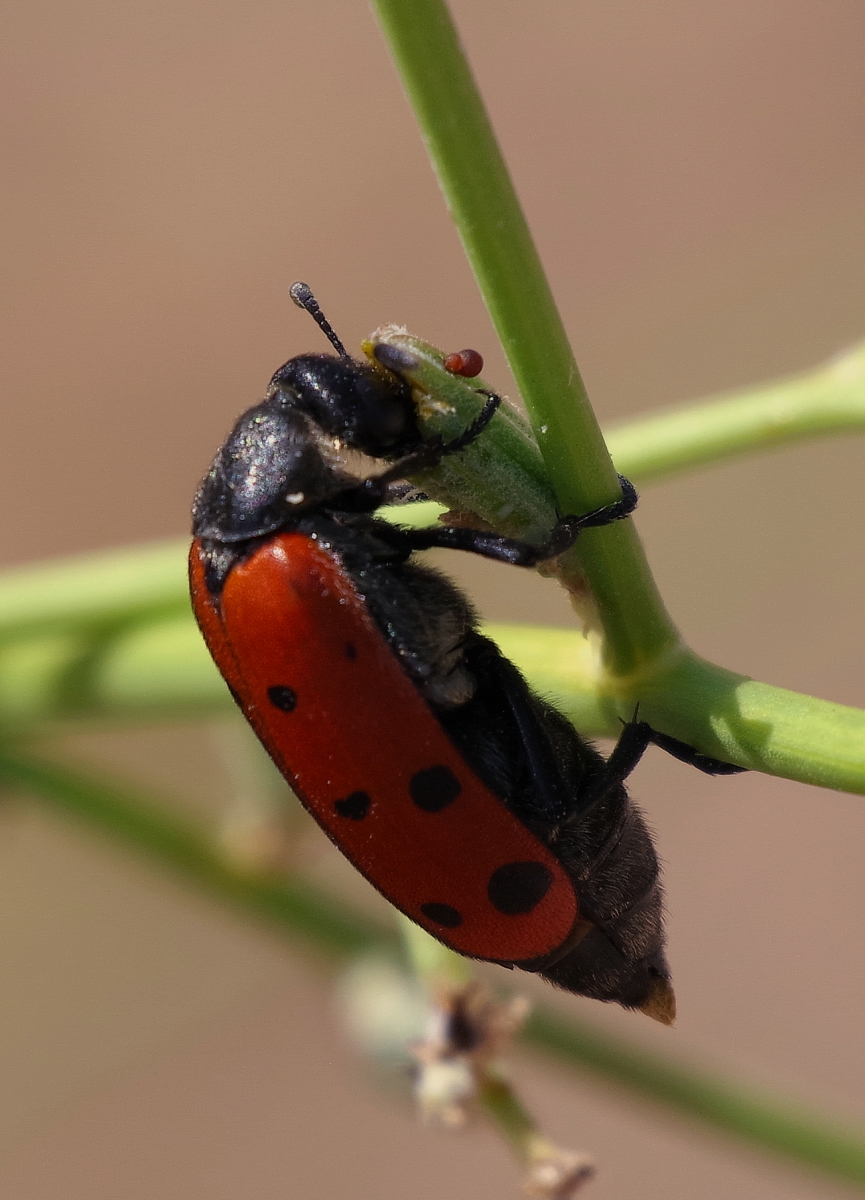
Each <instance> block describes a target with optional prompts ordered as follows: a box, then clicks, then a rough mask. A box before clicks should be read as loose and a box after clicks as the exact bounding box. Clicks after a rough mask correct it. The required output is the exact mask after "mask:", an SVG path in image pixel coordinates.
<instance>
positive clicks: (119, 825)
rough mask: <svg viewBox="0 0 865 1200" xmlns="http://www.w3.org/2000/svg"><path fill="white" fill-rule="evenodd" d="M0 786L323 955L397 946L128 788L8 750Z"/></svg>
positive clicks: (314, 892) (308, 888)
mask: <svg viewBox="0 0 865 1200" xmlns="http://www.w3.org/2000/svg"><path fill="white" fill-rule="evenodd" d="M0 784H2V786H3V787H4V789H7V790H8V789H10V788H11V789H15V790H16V791H24V792H27V793H29V794H30V795H33V796H36V797H38V798H39V799H41V800H44V801H48V802H49V803H50V804H52V805H54V806H55V807H56V808H59V809H61V810H63V811H64V812H66V813H69V814H70V815H72V816H73V817H75V818H76V819H78V820H82V821H85V822H86V823H87V824H89V825H91V826H93V827H94V828H95V829H97V830H99V831H100V832H102V833H104V834H107V835H108V836H109V837H111V838H114V839H115V840H116V841H119V842H121V843H123V844H124V845H126V846H128V847H129V848H130V849H132V850H135V851H137V852H139V853H141V854H143V855H144V856H145V857H147V858H149V859H150V860H151V862H157V863H160V864H161V865H162V866H165V867H168V868H169V869H170V870H172V871H173V872H174V873H175V874H177V875H178V876H179V877H180V878H182V879H183V880H184V882H186V883H191V884H193V885H194V886H196V887H199V888H201V889H202V890H203V891H205V892H209V893H210V894H211V895H213V896H215V897H218V898H219V899H220V900H223V901H226V902H227V903H229V904H233V905H236V906H238V907H239V908H241V909H246V910H247V911H248V912H250V913H251V914H252V915H254V916H256V917H260V918H262V919H263V920H265V921H267V922H268V923H270V924H271V925H273V926H275V927H277V928H280V929H290V930H291V931H292V933H295V934H297V935H298V936H299V937H301V938H302V939H304V940H306V941H308V942H309V943H310V944H311V945H312V946H315V947H316V948H318V949H320V950H322V951H324V952H325V953H328V954H336V955H339V956H345V955H349V954H356V953H359V952H361V951H364V950H368V949H370V948H372V947H373V946H376V947H381V946H385V947H390V948H391V949H393V950H396V947H397V940H396V938H395V937H394V936H393V935H392V934H391V933H390V932H389V931H388V930H387V929H385V928H383V927H381V926H378V925H375V924H374V923H372V922H371V921H369V920H368V919H366V918H363V917H359V916H356V915H355V914H354V913H352V912H351V911H350V910H348V909H347V908H346V907H345V906H344V905H342V904H340V903H338V902H336V901H334V900H333V899H331V898H330V897H329V896H327V895H325V894H324V893H323V892H321V891H319V890H318V889H317V888H315V887H313V886H312V885H311V884H308V883H305V882H303V881H301V880H299V879H295V878H290V877H285V876H280V877H279V878H275V877H261V876H257V875H251V874H248V873H245V872H244V871H242V870H240V869H238V868H237V867H235V866H234V865H233V864H232V863H231V862H230V861H229V860H228V859H227V858H226V857H224V856H223V855H222V854H220V853H219V851H218V849H217V848H216V845H215V843H214V840H213V839H212V838H210V837H208V836H207V835H206V834H204V833H202V832H201V831H200V830H198V829H196V828H195V826H193V825H192V824H191V823H190V822H188V821H185V820H183V819H182V818H181V817H178V816H176V815H175V814H174V813H173V812H171V811H169V810H168V808H167V807H166V806H165V805H154V804H152V803H151V802H150V800H149V799H148V798H146V797H145V796H144V795H143V794H142V793H140V792H137V791H135V790H133V789H132V788H130V787H128V786H126V785H119V784H114V783H110V784H109V783H105V782H103V780H101V779H99V778H94V777H92V776H89V775H86V774H84V773H83V772H81V771H78V770H75V769H73V768H70V767H67V766H60V765H58V764H56V763H53V762H50V761H48V760H46V759H43V758H38V757H36V756H31V755H27V754H22V753H20V752H16V751H14V750H12V749H9V748H2V749H0Z"/></svg>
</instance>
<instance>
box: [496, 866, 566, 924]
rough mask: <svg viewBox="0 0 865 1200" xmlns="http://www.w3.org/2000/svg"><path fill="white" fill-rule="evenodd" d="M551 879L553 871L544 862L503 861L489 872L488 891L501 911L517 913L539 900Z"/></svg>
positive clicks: (512, 914) (528, 908) (527, 908)
mask: <svg viewBox="0 0 865 1200" xmlns="http://www.w3.org/2000/svg"><path fill="white" fill-rule="evenodd" d="M552 882H553V873H552V871H551V870H550V869H549V867H545V866H544V864H543V863H539V862H512V863H506V864H505V866H503V867H499V868H498V869H497V870H495V871H493V873H492V875H491V876H490V881H489V884H488V885H487V895H488V896H489V898H490V902H491V904H492V905H493V907H494V908H497V909H498V910H499V912H500V913H504V914H505V916H507V917H516V916H519V915H520V913H527V912H531V911H532V909H533V908H534V907H535V905H536V904H540V902H541V901H542V900H543V898H544V896H546V894H547V892H548V891H549V890H550V885H551V884H552Z"/></svg>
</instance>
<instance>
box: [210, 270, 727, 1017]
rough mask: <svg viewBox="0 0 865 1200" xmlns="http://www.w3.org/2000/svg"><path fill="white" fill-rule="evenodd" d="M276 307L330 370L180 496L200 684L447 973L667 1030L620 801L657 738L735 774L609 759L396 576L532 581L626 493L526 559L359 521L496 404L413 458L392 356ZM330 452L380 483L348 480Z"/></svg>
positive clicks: (640, 826) (448, 607)
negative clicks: (444, 568)
mask: <svg viewBox="0 0 865 1200" xmlns="http://www.w3.org/2000/svg"><path fill="white" fill-rule="evenodd" d="M292 294H293V296H294V297H295V299H296V300H297V301H298V302H299V303H301V304H302V306H303V307H305V308H307V309H308V311H310V312H311V313H312V315H313V316H314V317H315V318H316V320H317V321H318V323H319V325H320V326H321V327H322V329H323V330H324V332H325V333H326V334H327V336H328V337H329V338H330V340H331V342H332V344H333V346H334V348H335V349H336V351H337V354H338V356H339V357H334V356H332V355H301V356H298V357H296V358H293V359H290V360H289V362H287V363H286V364H285V365H284V366H282V367H281V368H280V369H279V370H278V371H277V372H276V374H275V375H274V376H273V378H272V380H271V382H270V386H269V388H268V390H267V395H266V397H265V399H264V400H263V401H262V402H261V403H260V404H258V405H256V406H255V407H253V408H251V409H250V410H249V411H248V412H246V413H245V414H244V415H243V416H242V417H241V418H240V420H239V421H238V422H237V424H236V425H235V427H234V429H233V431H232V432H231V434H230V435H229V437H228V439H227V440H226V442H225V443H224V445H223V446H222V447H221V449H220V450H219V452H218V454H217V456H216V459H215V460H214V463H213V466H212V467H211V469H210V471H209V472H208V474H207V476H206V477H205V479H204V481H203V482H202V484H201V487H200V488H199V491H198V494H197V496H196V499H195V504H194V508H193V524H194V530H193V531H194V535H195V540H194V542H193V545H192V551H191V557H190V576H191V586H192V599H193V606H194V609H195V614H196V617H197V620H198V623H199V625H200V627H201V630H202V633H203V634H204V637H205V640H206V641H207V644H208V647H209V648H210V651H211V653H212V655H213V657H214V659H215V660H216V663H217V666H218V667H219V669H220V671H221V672H222V674H223V676H224V677H225V680H226V682H227V683H228V685H229V687H230V688H231V690H232V693H233V695H234V697H235V699H236V700H237V703H238V704H239V705H240V707H241V709H242V710H243V712H244V714H245V716H246V717H247V719H248V720H249V722H250V724H251V725H252V727H253V728H254V729H255V731H256V733H257V734H258V736H259V738H260V739H261V741H262V742H263V744H264V746H265V747H266V749H267V750H268V752H269V753H270V755H271V757H272V758H273V760H274V761H275V763H276V764H277V766H278V767H279V769H280V771H281V772H282V774H283V775H284V776H285V778H286V780H287V781H288V782H289V784H290V785H291V787H292V788H293V789H294V791H295V792H296V793H297V795H298V796H299V798H300V800H301V802H302V803H303V804H304V805H305V806H306V808H307V809H308V810H309V811H310V812H311V813H312V815H313V816H314V817H315V819H316V820H317V821H318V822H319V824H320V825H321V826H322V828H323V829H324V830H325V832H326V833H327V835H328V836H329V837H330V838H331V840H332V841H334V842H335V843H336V845H337V846H338V847H339V848H340V849H341V850H342V851H343V853H344V854H345V855H346V856H347V857H348V858H349V859H350V860H351V861H352V862H353V863H354V865H355V866H356V867H357V868H358V869H359V870H360V871H361V872H362V873H363V874H364V875H365V876H366V877H367V879H369V880H370V882H371V883H373V885H374V886H375V887H376V888H378V890H379V891H380V892H381V893H382V894H383V895H384V896H386V897H387V898H388V900H390V901H391V902H392V903H393V904H394V905H395V906H396V907H397V908H399V909H400V910H401V911H402V912H404V913H405V914H406V915H407V916H409V917H410V918H411V919H412V920H414V921H416V922H417V923H418V924H420V925H422V926H423V927H424V928H425V929H427V930H428V931H429V932H430V933H431V934H433V935H434V936H435V937H437V938H438V939H439V940H440V941H442V942H444V943H445V944H446V945H448V946H450V947H452V948H453V949H454V950H456V951H458V952H459V953H461V954H466V955H470V956H471V957H473V958H478V959H486V960H491V961H494V962H499V963H502V964H505V965H508V966H518V967H521V968H523V969H526V970H530V971H537V972H540V973H541V974H542V975H544V976H546V977H547V978H548V979H550V980H552V981H553V982H554V983H557V984H559V985H560V986H562V987H564V988H567V989H568V990H570V991H573V992H578V993H580V994H583V995H587V996H593V997H596V998H597V999H601V1000H616V1001H618V1002H619V1003H621V1004H624V1005H626V1006H628V1007H637V1008H642V1009H643V1010H644V1011H645V1012H648V1013H649V1014H650V1015H651V1016H654V1017H656V1018H658V1019H659V1020H662V1021H667V1022H669V1021H671V1020H672V1017H673V1012H674V999H673V993H672V989H671V987H670V984H669V970H668V967H667V963H666V960H665V958H664V953H663V930H662V925H661V903H662V898H661V891H660V886H659V882H658V863H657V858H656V855H655V852H654V848H653V846H652V842H651V839H650V837H649V834H648V831H647V829H646V826H645V824H644V822H643V820H642V818H641V816H640V815H639V813H638V811H637V810H636V809H635V808H634V806H633V805H632V804H631V802H630V800H629V799H628V796H627V792H626V791H625V788H624V786H623V781H624V779H625V777H626V776H627V775H628V774H629V772H630V771H631V770H632V769H633V767H634V765H635V764H636V762H637V760H638V759H639V757H640V755H641V754H642V752H643V750H644V749H645V747H646V745H647V744H648V743H649V742H650V741H653V740H654V741H657V742H659V743H660V744H662V745H663V746H664V747H665V748H666V749H668V750H670V751H671V752H672V753H675V754H677V755H678V756H679V757H683V758H685V759H686V760H687V761H691V762H694V763H695V764H696V765H698V766H700V767H701V768H702V769H704V770H708V771H711V772H717V771H731V770H737V769H738V768H731V767H729V766H728V765H727V764H722V763H718V762H715V761H714V760H711V759H705V758H703V757H702V756H700V755H698V754H696V752H695V751H693V750H692V749H691V748H690V747H687V746H684V745H683V744H682V743H680V742H677V741H676V740H675V739H671V738H668V737H666V736H664V735H659V734H656V733H655V732H654V731H653V730H651V729H650V727H649V726H648V725H646V724H645V723H643V722H636V721H635V722H632V723H631V724H629V725H627V726H626V727H625V730H624V733H623V735H622V738H621V740H620V742H619V744H618V746H617V748H616V750H615V751H614V753H613V755H612V756H611V758H610V760H609V761H608V762H605V761H604V759H603V758H602V757H601V755H599V754H598V753H597V751H596V750H594V748H593V747H591V746H590V745H588V744H587V743H586V742H585V741H583V740H582V739H581V738H580V737H579V735H578V734H577V733H576V731H575V730H574V729H573V727H572V726H571V725H570V723H569V722H568V721H567V720H566V719H565V718H564V717H563V716H562V715H561V714H560V713H558V712H557V711H556V710H555V709H554V708H553V707H551V706H550V705H549V704H547V703H546V702H545V701H543V700H541V699H540V698H539V697H537V696H536V695H535V694H534V693H533V692H532V691H531V690H530V689H529V687H528V685H527V684H526V682H525V680H524V679H523V678H522V676H521V675H520V673H519V672H518V671H517V669H516V667H514V666H513V664H512V663H510V662H509V661H508V660H507V659H505V658H504V657H503V656H502V655H501V653H500V652H499V650H498V649H497V647H496V646H495V645H494V644H493V643H492V642H491V641H489V639H487V638H485V637H483V636H482V635H481V634H480V633H479V632H478V631H477V627H476V618H475V615H474V613H473V611H472V608H471V605H470V603H469V601H468V599H467V598H466V597H465V596H464V595H463V594H462V593H461V592H460V591H459V590H458V589H457V588H456V587H455V586H454V584H452V583H451V582H450V581H449V580H448V579H446V578H445V577H444V576H443V575H441V574H439V573H438V572H436V571H433V570H431V569H430V568H429V567H426V566H424V565H421V564H420V563H417V562H416V561H415V560H414V559H413V558H412V557H411V556H412V554H413V552H414V551H417V550H423V549H427V548H430V547H433V546H445V547H450V548H454V549H463V550H469V551H471V552H473V553H476V554H481V555H484V556H486V557H490V558H494V559H498V560H500V561H505V562H509V563H513V564H516V565H520V566H534V565H536V564H537V563H538V562H540V561H542V560H543V559H546V558H549V557H552V556H554V555H557V554H560V553H561V552H562V551H563V550H565V549H566V548H567V547H568V546H570V545H571V544H572V543H573V541H574V540H575V538H576V537H577V535H578V534H579V532H580V530H582V529H584V528H588V527H590V526H598V525H603V524H606V523H608V522H610V521H616V520H620V519H622V518H623V517H626V516H627V515H628V514H629V513H630V512H631V511H632V510H633V508H634V505H635V504H636V494H635V492H634V490H633V488H632V487H631V485H630V484H628V483H627V481H625V480H623V481H622V484H623V495H622V498H621V499H620V500H619V501H616V502H615V503H613V504H610V505H607V506H606V507H604V508H602V509H599V510H597V511H595V512H593V513H589V514H587V515H585V516H583V517H565V518H563V519H561V520H560V521H559V522H558V524H557V525H556V527H555V528H554V530H553V531H552V533H551V535H550V538H549V540H548V542H547V543H546V544H544V545H542V546H534V545H529V544H527V543H524V542H519V541H516V540H514V539H510V538H506V537H502V536H500V535H498V534H495V533H490V532H484V531H479V530H471V529H463V528H449V527H447V526H435V527H433V528H429V529H407V528H401V527H399V526H396V525H393V524H391V523H389V522H385V521H383V520H380V519H378V518H376V516H375V515H374V513H375V510H376V509H377V508H378V507H379V506H380V505H381V504H383V503H385V502H387V501H388V499H389V497H390V495H391V493H392V491H393V489H394V487H395V486H396V484H397V481H401V480H403V479H404V478H405V477H406V476H407V475H410V474H412V473H413V472H415V471H417V470H419V469H421V468H427V467H430V466H432V465H434V464H435V462H437V461H438V460H439V459H440V458H441V457H442V456H444V455H447V454H453V453H457V452H459V450H461V449H462V448H463V447H464V446H466V445H468V444H469V442H471V441H473V440H474V439H475V438H477V437H479V436H481V434H482V431H483V429H484V428H485V426H486V424H487V422H488V421H489V420H490V418H491V417H492V416H493V414H494V412H495V408H496V406H497V404H498V403H499V401H498V397H495V396H493V397H488V398H487V400H486V403H485V405H484V409H483V411H482V413H481V415H480V417H479V418H478V419H477V420H476V421H475V422H474V423H473V424H472V426H471V427H470V428H469V429H468V430H466V432H465V433H464V434H463V435H462V436H461V437H460V438H459V439H457V440H456V441H455V442H452V443H449V444H446V445H442V444H441V443H440V442H437V441H433V442H430V441H424V439H423V438H422V437H421V435H420V432H419V430H418V427H417V423H416V420H415V415H414V409H413V406H412V401H411V393H410V389H409V388H408V386H407V384H406V383H405V382H404V381H403V380H402V379H401V378H400V377H399V374H398V370H399V367H400V365H401V364H402V366H405V365H406V363H405V361H404V360H403V359H401V354H402V353H403V352H396V351H394V350H393V349H392V348H389V347H386V346H383V347H379V350H378V355H379V357H380V358H381V360H382V361H383V362H384V364H385V365H386V366H387V367H390V368H393V371H385V370H379V369H376V368H375V367H373V366H371V365H367V364H365V363H361V362H356V361H354V360H352V359H351V358H350V357H349V356H348V355H347V353H346V351H345V348H344V347H343V345H342V343H341V342H340V341H339V339H338V338H337V337H336V335H335V334H334V333H333V330H332V329H331V327H330V325H329V324H328V323H327V321H326V320H325V318H324V317H323V315H322V314H321V312H320V310H319V308H318V305H317V304H316V302H315V300H314V299H313V297H312V294H311V293H310V292H309V289H308V288H306V285H303V284H296V285H294V288H293V289H292ZM478 357H479V356H478ZM471 365H473V364H471ZM335 447H336V449H335ZM343 448H348V449H354V450H360V451H363V452H364V454H366V455H367V456H369V457H372V458H374V459H376V460H379V461H380V462H381V463H382V470H381V471H380V473H379V474H377V475H371V476H360V477H359V476H357V475H355V474H352V473H351V472H350V471H349V470H348V469H347V467H346V465H345V462H344V460H343V459H342V458H341V457H340V454H339V451H340V450H341V449H343Z"/></svg>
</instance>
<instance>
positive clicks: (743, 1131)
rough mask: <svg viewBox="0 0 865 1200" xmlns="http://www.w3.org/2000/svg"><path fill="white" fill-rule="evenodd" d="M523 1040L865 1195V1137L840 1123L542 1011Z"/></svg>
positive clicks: (537, 1012) (533, 1018)
mask: <svg viewBox="0 0 865 1200" xmlns="http://www.w3.org/2000/svg"><path fill="white" fill-rule="evenodd" d="M523 1036H524V1038H525V1041H526V1042H528V1044H529V1045H531V1046H536V1047H537V1048H539V1049H542V1050H545V1051H547V1052H548V1053H550V1054H551V1055H553V1056H554V1057H555V1059H556V1061H558V1062H563V1061H570V1062H573V1063H574V1064H578V1065H579V1066H580V1067H582V1068H585V1069H588V1070H589V1071H592V1072H594V1073H596V1074H597V1075H598V1076H600V1077H601V1078H603V1079H606V1080H609V1081H611V1082H614V1083H619V1084H622V1085H624V1086H625V1087H627V1088H629V1089H631V1090H633V1091H634V1092H636V1093H637V1094H638V1095H639V1094H643V1095H645V1096H651V1097H652V1099H653V1100H655V1101H658V1100H659V1101H661V1103H663V1104H666V1105H669V1106H670V1107H672V1108H675V1109H677V1110H678V1111H679V1112H682V1113H684V1114H685V1115H686V1116H688V1117H691V1118H693V1119H696V1120H698V1121H704V1122H706V1123H708V1124H710V1125H711V1126H713V1127H714V1128H716V1129H720V1130H724V1131H725V1132H727V1133H732V1134H735V1135H736V1136H737V1137H741V1138H743V1139H745V1140H746V1141H750V1142H753V1143H755V1144H757V1145H759V1146H762V1147H763V1148H765V1149H769V1150H774V1151H776V1152H777V1153H779V1154H783V1155H784V1156H785V1157H787V1158H790V1159H793V1160H796V1161H798V1162H801V1163H805V1164H806V1165H807V1166H810V1167H818V1168H820V1169H821V1170H824V1171H830V1172H831V1173H832V1174H833V1175H835V1176H837V1177H838V1178H841V1179H846V1180H848V1181H850V1182H853V1183H858V1184H859V1185H860V1186H862V1187H863V1188H865V1137H863V1136H862V1135H860V1134H858V1133H852V1131H850V1130H845V1129H844V1127H843V1126H842V1125H841V1123H840V1122H833V1121H828V1120H825V1119H820V1118H818V1119H816V1120H815V1118H814V1117H813V1116H812V1115H811V1114H810V1113H805V1112H804V1111H802V1110H798V1111H797V1110H796V1109H795V1108H793V1107H792V1106H791V1105H789V1104H784V1103H782V1102H780V1101H772V1102H769V1103H767V1100H766V1097H765V1096H761V1095H760V1094H759V1093H758V1092H756V1091H754V1090H752V1089H751V1088H745V1087H742V1086H740V1085H737V1084H733V1083H723V1082H721V1081H720V1080H718V1079H716V1078H713V1077H711V1076H710V1075H708V1074H707V1073H704V1072H701V1071H699V1070H695V1069H694V1068H693V1067H685V1066H678V1065H676V1064H674V1063H671V1062H670V1061H669V1060H668V1059H666V1058H660V1057H659V1056H658V1055H656V1054H650V1053H648V1052H646V1051H643V1050H638V1049H637V1048H636V1047H634V1046H628V1048H627V1050H626V1051H625V1053H622V1045H621V1043H620V1042H619V1041H618V1039H617V1038H612V1037H610V1036H609V1035H608V1034H604V1033H601V1032H599V1031H598V1030H594V1029H588V1028H587V1027H585V1026H583V1027H582V1028H581V1027H580V1026H579V1025H577V1023H576V1022H575V1021H572V1020H570V1019H569V1018H567V1017H563V1016H560V1015H559V1014H558V1013H555V1012H552V1011H551V1010H549V1009H543V1008H537V1009H535V1011H534V1012H533V1013H532V1014H531V1016H530V1017H529V1020H528V1023H527V1025H526V1029H525V1033H524V1035H523ZM851 1134H852V1136H851Z"/></svg>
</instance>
